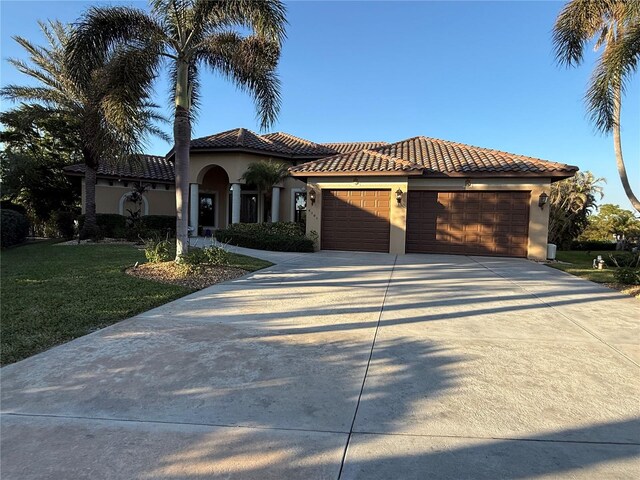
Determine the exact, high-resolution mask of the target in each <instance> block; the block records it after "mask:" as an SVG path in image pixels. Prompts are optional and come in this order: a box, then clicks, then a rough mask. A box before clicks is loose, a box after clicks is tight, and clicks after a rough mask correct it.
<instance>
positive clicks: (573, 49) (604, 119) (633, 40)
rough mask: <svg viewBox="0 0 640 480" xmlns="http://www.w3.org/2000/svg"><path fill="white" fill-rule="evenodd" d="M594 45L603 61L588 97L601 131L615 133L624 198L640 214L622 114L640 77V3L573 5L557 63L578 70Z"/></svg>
mask: <svg viewBox="0 0 640 480" xmlns="http://www.w3.org/2000/svg"><path fill="white" fill-rule="evenodd" d="M592 39H595V47H596V49H600V48H602V55H601V57H600V59H599V62H598V65H597V66H596V68H595V70H594V72H593V76H592V79H591V83H590V86H589V88H588V90H587V93H586V95H585V100H586V103H587V109H588V111H589V114H590V117H591V120H592V121H593V122H594V124H595V126H596V128H597V129H598V130H600V131H601V132H603V133H613V146H614V151H615V155H616V164H617V167H618V174H619V175H620V180H621V181H622V186H623V188H624V191H625V194H626V195H627V197H628V198H629V201H630V202H631V204H632V205H633V207H634V208H635V209H636V210H637V211H640V201H639V200H638V198H637V197H636V196H635V195H634V193H633V191H632V189H631V184H630V183H629V178H628V176H627V170H626V167H625V164H624V158H623V156H622V142H621V139H620V111H621V105H622V96H623V94H624V89H625V84H626V82H628V80H629V78H630V77H631V75H632V74H633V73H635V71H636V69H637V65H638V59H639V58H640V2H638V1H637V0H629V1H625V0H572V1H571V2H569V3H568V4H567V5H566V6H565V7H564V8H563V10H562V12H560V15H559V16H558V18H557V20H556V24H555V26H554V28H553V42H554V45H555V54H556V59H557V60H558V62H559V63H561V64H564V65H566V66H578V65H580V64H581V63H582V61H583V58H584V50H585V48H586V46H587V43H588V42H589V41H590V40H592Z"/></svg>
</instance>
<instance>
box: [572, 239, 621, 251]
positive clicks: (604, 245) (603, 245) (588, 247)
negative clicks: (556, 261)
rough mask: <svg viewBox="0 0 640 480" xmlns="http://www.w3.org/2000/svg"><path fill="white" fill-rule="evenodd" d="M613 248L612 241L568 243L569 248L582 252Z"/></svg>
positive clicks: (614, 246) (614, 247)
mask: <svg viewBox="0 0 640 480" xmlns="http://www.w3.org/2000/svg"><path fill="white" fill-rule="evenodd" d="M615 249H616V244H615V243H612V242H594V241H573V242H571V243H570V250H577V251H583V252H595V251H597V250H601V251H602V250H604V251H610V250H615Z"/></svg>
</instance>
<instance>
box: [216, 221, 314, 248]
mask: <svg viewBox="0 0 640 480" xmlns="http://www.w3.org/2000/svg"><path fill="white" fill-rule="evenodd" d="M216 239H217V240H218V241H220V242H224V243H229V244H231V245H237V246H239V247H246V248H256V249H258V250H271V251H277V252H313V245H314V241H313V239H311V238H308V237H306V236H305V231H304V227H303V226H302V225H300V224H299V223H294V222H276V223H234V224H233V225H229V227H227V228H225V229H222V230H218V231H217V232H216Z"/></svg>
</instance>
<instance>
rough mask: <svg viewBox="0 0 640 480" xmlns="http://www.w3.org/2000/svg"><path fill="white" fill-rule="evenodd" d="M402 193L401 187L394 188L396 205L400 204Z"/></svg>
mask: <svg viewBox="0 0 640 480" xmlns="http://www.w3.org/2000/svg"><path fill="white" fill-rule="evenodd" d="M402 195H403V192H402V189H400V188H399V189H398V190H396V201H397V202H398V206H400V205H402Z"/></svg>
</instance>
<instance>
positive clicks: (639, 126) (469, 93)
mask: <svg viewBox="0 0 640 480" xmlns="http://www.w3.org/2000/svg"><path fill="white" fill-rule="evenodd" d="M105 3H106V2H84V1H20V2H17V1H5V0H2V1H1V15H2V18H1V24H0V27H1V44H0V45H1V52H0V54H1V56H2V60H3V61H2V66H1V70H0V76H1V84H2V85H6V84H7V83H16V82H17V83H24V82H25V79H24V78H21V76H20V75H19V74H18V73H17V72H15V71H14V70H13V69H12V68H11V67H10V66H9V65H8V64H7V63H6V61H5V59H6V58H7V57H22V56H23V53H22V51H21V50H20V49H19V48H18V47H17V45H15V43H14V42H13V41H12V40H11V36H13V35H22V36H26V37H28V38H31V39H35V40H38V39H40V38H41V35H40V33H39V30H38V27H37V24H36V21H37V20H39V19H40V20H46V19H49V18H58V19H60V20H62V21H66V22H72V21H73V20H74V19H76V18H77V17H78V16H79V14H80V13H81V12H82V11H83V10H85V9H86V8H87V7H88V6H90V5H96V4H105ZM120 3H125V4H128V5H134V6H138V7H140V8H145V7H146V3H145V2H135V1H134V2H120ZM563 4H564V3H563V2H554V1H549V2H545V1H539V2H520V1H512V2H483V1H475V2H456V1H451V2H301V1H298V2H291V3H288V19H289V23H290V25H289V28H288V38H287V42H286V44H285V47H284V50H283V52H282V59H281V65H280V77H281V80H282V96H283V104H282V110H281V113H280V117H279V120H278V122H277V124H276V125H275V126H274V127H273V128H272V129H271V130H273V131H286V132H289V133H292V134H294V135H298V136H301V137H304V138H308V139H310V140H313V141H316V142H328V141H357V140H386V141H389V142H393V141H397V140H401V139H404V138H408V137H412V136H415V135H426V136H431V137H436V138H442V139H446V140H453V141H457V142H462V143H468V144H471V145H478V146H482V147H488V148H494V149H498V150H505V151H509V152H514V153H519V154H523V155H530V156H534V157H539V158H543V159H547V160H553V161H558V162H564V163H569V164H574V165H578V166H579V167H580V168H581V169H582V170H591V171H592V172H594V174H595V175H597V176H600V177H605V178H606V179H607V181H608V183H607V185H606V186H605V198H604V202H606V203H617V204H620V205H621V206H623V207H625V208H630V204H629V202H628V201H627V200H626V197H625V196H624V192H623V191H622V187H621V185H620V180H619V178H618V175H617V171H616V168H615V157H614V155H613V146H612V139H611V137H610V136H602V135H601V134H599V133H596V132H595V130H594V128H593V127H592V125H591V124H590V123H589V121H588V119H587V117H586V114H585V109H584V104H583V100H582V97H583V94H584V91H585V88H586V85H587V83H588V79H589V75H590V72H591V69H592V66H593V61H594V59H595V58H596V55H595V53H591V51H589V54H588V58H587V61H586V62H585V64H584V65H583V66H582V67H580V68H578V69H571V70H567V69H565V68H561V67H558V66H557V65H556V64H555V62H554V58H553V49H552V44H551V29H552V27H553V23H554V20H555V18H556V16H557V14H558V12H559V11H560V10H561V8H562V6H563ZM638 78H640V77H636V78H634V82H633V84H632V85H631V86H630V88H629V89H628V91H627V94H626V97H625V102H624V105H623V123H622V125H623V132H622V134H623V137H622V138H623V149H624V153H625V157H626V161H627V167H628V170H629V176H630V178H631V179H632V182H633V185H634V187H635V189H636V191H639V190H640V161H639V159H640V82H638V81H637V80H638ZM202 81H203V92H202V93H203V101H202V104H201V108H200V115H199V118H198V121H197V123H196V124H195V125H194V129H193V136H194V138H195V137H198V136H203V135H207V134H212V133H215V132H219V131H223V130H228V129H231V128H235V127H240V126H242V127H245V128H249V129H252V130H255V131H258V123H257V121H256V117H255V110H254V107H253V103H252V101H251V99H250V98H249V97H248V96H247V95H246V94H243V93H242V92H238V91H237V90H236V89H235V88H234V87H233V86H232V85H230V84H229V83H227V82H226V81H225V80H224V79H222V78H220V77H219V76H217V75H215V74H212V73H209V72H206V71H203V72H202ZM167 91H168V84H167V82H166V81H165V79H164V78H163V79H160V80H159V81H158V85H157V93H158V99H157V101H158V102H159V103H161V104H162V105H163V107H165V113H167V114H170V113H171V109H170V103H169V101H168V95H167ZM2 108H3V109H5V108H7V105H6V104H4V103H3V105H2ZM167 130H169V129H167ZM169 148H170V145H168V144H166V143H165V142H163V141H161V140H153V141H151V142H150V144H149V148H148V149H147V150H148V153H154V154H164V153H165V152H166V151H167V150H168V149H169Z"/></svg>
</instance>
